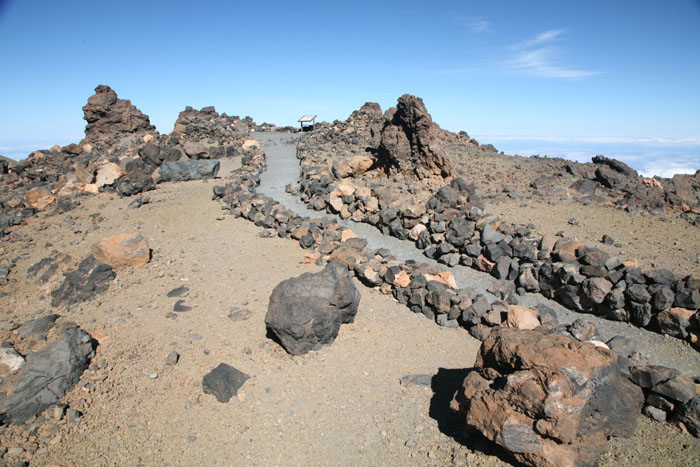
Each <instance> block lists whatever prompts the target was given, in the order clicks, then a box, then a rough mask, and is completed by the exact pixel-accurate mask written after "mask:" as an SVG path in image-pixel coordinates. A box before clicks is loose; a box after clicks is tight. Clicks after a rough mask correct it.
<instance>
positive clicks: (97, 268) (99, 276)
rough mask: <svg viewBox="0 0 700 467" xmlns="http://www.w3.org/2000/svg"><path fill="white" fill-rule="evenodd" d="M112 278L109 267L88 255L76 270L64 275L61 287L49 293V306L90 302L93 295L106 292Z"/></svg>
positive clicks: (112, 273) (112, 272) (111, 271)
mask: <svg viewBox="0 0 700 467" xmlns="http://www.w3.org/2000/svg"><path fill="white" fill-rule="evenodd" d="M114 278H115V274H114V271H113V270H112V268H111V267H109V266H108V265H106V264H102V263H99V262H97V261H96V260H95V257H94V256H92V255H88V256H87V257H86V258H85V259H84V260H82V261H81V262H80V264H79V265H78V268H77V269H76V270H74V271H71V272H69V273H68V274H66V276H65V279H64V281H63V283H62V284H61V286H60V287H59V288H58V289H56V290H54V291H53V292H52V293H51V297H52V298H51V305H52V306H55V307H56V306H60V305H72V304H74V303H80V302H85V301H88V300H92V299H93V298H94V297H95V295H97V294H99V293H102V292H104V291H105V290H107V288H108V287H109V284H110V283H111V282H112V280H114Z"/></svg>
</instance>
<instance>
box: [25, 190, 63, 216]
mask: <svg viewBox="0 0 700 467" xmlns="http://www.w3.org/2000/svg"><path fill="white" fill-rule="evenodd" d="M25 198H26V199H27V203H29V204H30V205H31V206H32V207H34V208H36V210H37V211H43V210H44V209H46V208H47V207H49V206H50V205H51V204H54V203H55V202H56V199H57V198H56V196H55V195H54V194H53V193H51V192H50V191H49V190H47V189H46V188H32V189H31V190H29V191H28V192H27V194H26V196H25Z"/></svg>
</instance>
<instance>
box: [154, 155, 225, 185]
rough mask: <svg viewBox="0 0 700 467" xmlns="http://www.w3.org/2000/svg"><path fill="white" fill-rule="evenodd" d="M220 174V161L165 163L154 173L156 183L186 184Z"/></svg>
mask: <svg viewBox="0 0 700 467" xmlns="http://www.w3.org/2000/svg"><path fill="white" fill-rule="evenodd" d="M218 173H219V161H204V160H194V161H181V162H163V165H161V166H160V168H159V169H158V170H157V171H156V172H155V173H154V178H155V181H156V183H161V182H184V181H187V180H202V179H206V178H214V177H216V174H218Z"/></svg>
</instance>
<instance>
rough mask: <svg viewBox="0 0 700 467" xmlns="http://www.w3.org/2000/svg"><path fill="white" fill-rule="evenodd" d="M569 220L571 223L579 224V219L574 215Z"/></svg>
mask: <svg viewBox="0 0 700 467" xmlns="http://www.w3.org/2000/svg"><path fill="white" fill-rule="evenodd" d="M567 222H568V223H569V224H570V225H578V224H579V222H578V219H576V218H575V217H572V218H571V219H569V220H568V221H567Z"/></svg>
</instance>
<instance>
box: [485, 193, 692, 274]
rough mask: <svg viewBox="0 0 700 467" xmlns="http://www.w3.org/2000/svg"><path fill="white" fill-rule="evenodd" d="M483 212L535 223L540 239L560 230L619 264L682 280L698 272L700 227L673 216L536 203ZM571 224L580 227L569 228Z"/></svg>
mask: <svg viewBox="0 0 700 467" xmlns="http://www.w3.org/2000/svg"><path fill="white" fill-rule="evenodd" d="M486 212H487V213H490V214H495V215H496V216H498V217H500V218H502V219H508V220H509V221H510V222H513V223H517V224H523V225H525V224H529V223H533V224H535V226H537V229H536V230H537V232H538V233H540V234H542V235H544V234H549V235H554V234H556V233H557V232H559V231H564V234H565V235H566V236H567V237H572V238H573V237H575V238H578V239H580V240H583V241H586V242H589V243H590V244H591V245H595V246H596V247H598V248H600V249H602V250H606V251H607V252H608V253H610V254H611V255H613V256H617V257H619V258H621V259H623V260H624V259H632V258H633V259H636V260H637V261H638V262H639V265H640V266H641V267H642V269H643V270H651V269H656V268H663V269H668V270H669V271H673V272H675V273H676V274H677V275H680V276H685V275H687V274H691V273H696V274H698V273H700V250H698V246H699V245H700V228H698V227H694V226H692V225H690V224H689V223H688V222H686V221H684V220H682V219H678V218H676V217H675V216H673V215H669V216H668V218H667V219H666V220H662V219H661V218H660V217H659V216H658V215H645V216H642V215H639V214H637V215H633V214H629V213H627V212H625V211H622V210H620V209H617V208H614V207H611V206H584V205H583V204H581V203H579V202H576V201H572V200H567V201H553V202H547V201H544V200H537V199H528V200H523V201H517V200H505V201H497V202H494V201H488V202H487V204H486ZM570 219H575V220H576V221H578V224H576V225H573V224H570V223H569V222H568V221H569V220H570ZM603 235H609V236H611V237H612V238H613V239H614V240H615V244H614V245H611V246H608V245H604V244H603V243H601V239H602V238H603Z"/></svg>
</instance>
